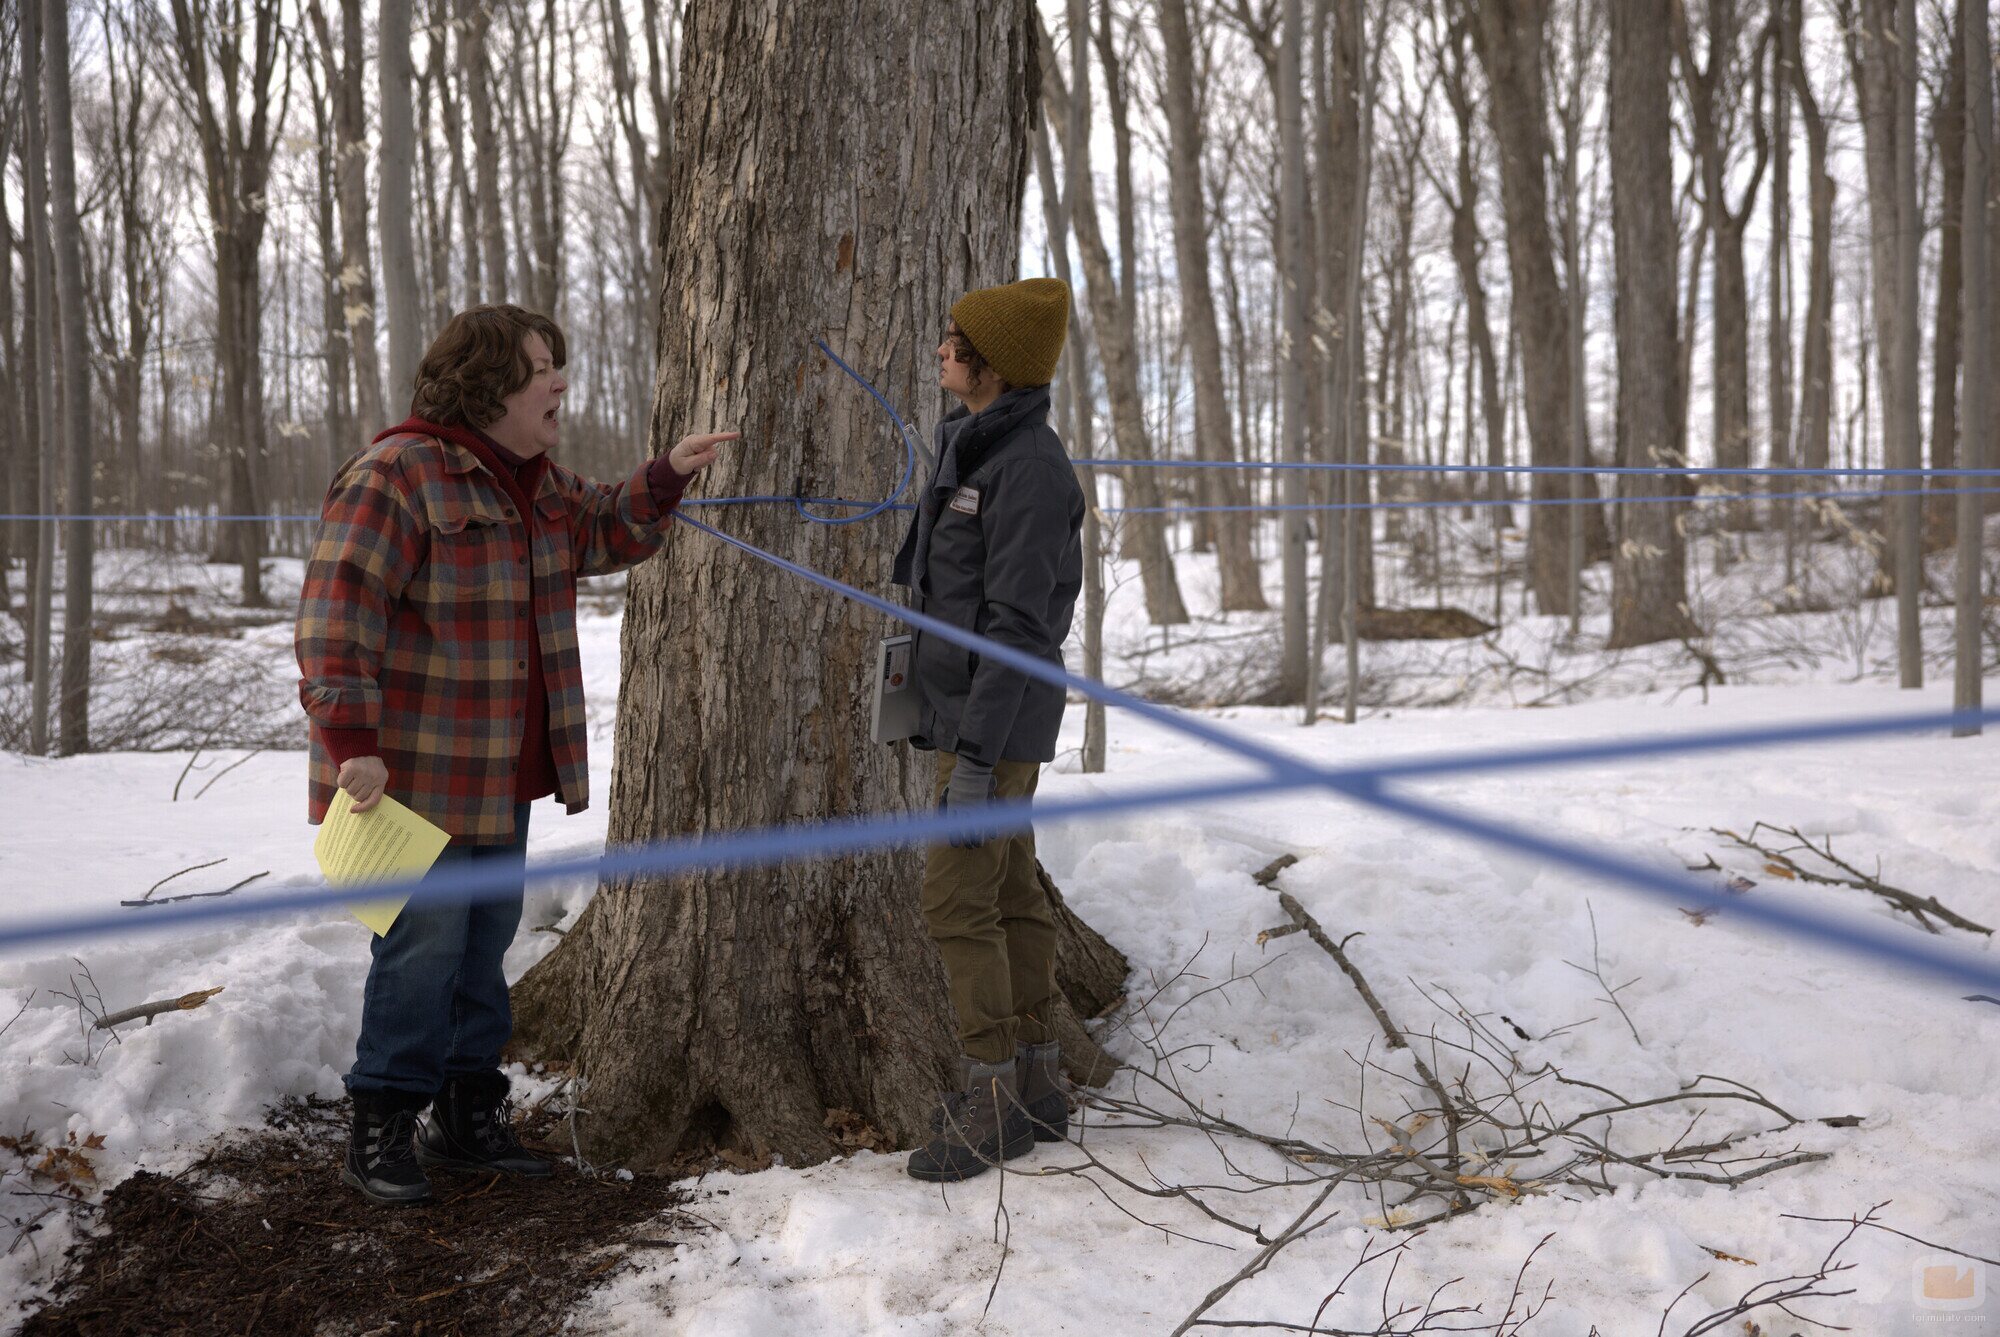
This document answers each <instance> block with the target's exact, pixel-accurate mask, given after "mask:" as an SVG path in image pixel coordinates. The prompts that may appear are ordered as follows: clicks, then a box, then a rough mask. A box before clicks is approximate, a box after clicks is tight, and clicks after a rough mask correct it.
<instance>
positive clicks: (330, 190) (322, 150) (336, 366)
mask: <svg viewBox="0 0 2000 1337" xmlns="http://www.w3.org/2000/svg"><path fill="white" fill-rule="evenodd" d="M314 8H315V9H317V6H314ZM312 31H313V34H314V35H313V36H312V37H310V38H304V37H302V38H301V40H302V42H304V44H305V48H306V49H305V50H304V51H303V52H302V53H301V55H302V57H303V58H302V59H301V60H300V62H299V65H300V68H301V69H302V70H303V71H304V72H305V76H306V88H307V91H308V92H309V94H310V95H311V99H312V113H313V129H314V131H315V134H314V136H313V139H314V145H313V169H314V170H313V184H314V187H315V191H314V197H313V205H314V210H313V222H314V225H315V226H314V231H315V235H316V236H317V238H318V241H319V254H320V309H321V315H320V323H321V327H322V336H321V341H320V350H321V354H322V356H324V358H325V359H326V375H325V378H324V379H325V389H326V408H325V410H324V415H325V429H326V451H327V461H326V462H327V469H328V476H329V477H331V475H332V472H333V471H334V470H337V469H338V468H339V466H340V463H341V461H343V460H345V459H346V458H347V456H348V455H350V454H351V453H353V451H354V450H355V449H356V448H357V447H358V446H359V444H360V442H359V440H358V439H357V438H358V436H359V433H358V432H357V431H356V430H355V427H354V407H353V394H352V386H351V384H350V380H349V376H350V372H351V371H352V367H351V365H350V362H351V359H350V358H349V356H348V329H347V314H346V309H345V308H346V302H345V300H344V296H343V287H342V284H341V280H340V275H341V271H342V269H344V268H345V263H344V261H343V257H342V251H341V238H340V229H339V226H338V224H337V223H336V222H335V213H334V194H335V186H334V180H335V178H336V176H337V175H338V169H337V168H336V167H335V165H334V155H335V152H336V147H335V146H336V145H337V144H338V142H339V138H338V135H337V134H336V132H335V130H334V122H335V119H336V115H337V113H336V110H335V108H334V105H333V101H334V95H333V90H332V86H331V84H332V81H331V80H330V79H329V80H328V81H327V82H326V83H322V82H321V75H320V73H319V70H320V69H322V68H324V67H325V65H326V61H327V59H328V53H327V51H326V47H325V43H326V23H325V21H324V19H323V18H322V19H321V20H320V21H319V22H318V23H316V24H314V25H313V28H312Z"/></svg>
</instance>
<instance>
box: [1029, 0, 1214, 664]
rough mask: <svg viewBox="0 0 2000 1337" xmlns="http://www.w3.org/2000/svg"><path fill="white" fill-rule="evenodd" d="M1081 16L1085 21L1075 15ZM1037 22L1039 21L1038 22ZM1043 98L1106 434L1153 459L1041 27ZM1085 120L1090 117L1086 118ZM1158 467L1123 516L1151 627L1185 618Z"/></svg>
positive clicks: (1060, 86) (1086, 186)
mask: <svg viewBox="0 0 2000 1337" xmlns="http://www.w3.org/2000/svg"><path fill="white" fill-rule="evenodd" d="M1079 20H1082V21H1079ZM1038 22H1039V20H1038ZM1089 31H1090V29H1089V23H1088V21H1087V16H1086V15H1085V14H1084V12H1083V9H1082V0H1072V9H1071V22H1070V40H1071V41H1072V42H1075V43H1082V42H1085V41H1088V40H1089ZM1040 42H1041V56H1040V60H1041V72H1042V99H1043V105H1044V106H1045V107H1046V108H1047V109H1048V111H1049V114H1050V117H1051V119H1052V120H1053V121H1054V123H1055V124H1056V126H1057V127H1058V133H1059V134H1060V135H1062V137H1063V145H1062V149H1063V157H1064V160H1065V161H1066V162H1067V161H1074V162H1076V163H1077V164H1079V170H1078V171H1077V173H1076V174H1075V175H1074V176H1072V178H1071V181H1072V189H1071V192H1070V198H1069V201H1068V203H1069V219H1070V228H1071V230H1072V231H1073V232H1074V233H1075V235H1076V243H1077V250H1078V252H1079V253H1080V254H1081V256H1082V259H1083V279H1084V287H1085V290H1086V293H1087V296H1088V300H1089V302H1090V318H1091V328H1092V329H1093V330H1094V331H1095V332H1096V335H1097V350H1098V354H1099V356H1100V357H1101V358H1102V359H1103V363H1104V381H1105V388H1106V390H1107V391H1108V392H1109V397H1110V400H1111V434H1112V437H1113V439H1114V440H1115V441H1116V442H1117V444H1118V453H1119V454H1120V455H1122V456H1124V457H1125V458H1127V459H1135V460H1149V459H1151V458H1153V443H1152V440H1151V437H1150V434H1149V433H1148V431H1147V429H1146V412H1145V403H1144V400H1143V399H1142V397H1141V395H1140V391H1139V355H1138V347H1137V344H1136V342H1135V339H1134V329H1133V327H1132V326H1131V325H1130V324H1128V323H1127V322H1126V319H1125V306H1124V299H1123V297H1121V296H1120V294H1119V291H1118V284H1117V281H1116V279H1114V278H1113V277H1112V272H1111V252H1110V249H1109V248H1108V247H1107V246H1106V245H1105V242H1104V232H1103V229H1102V228H1101V227H1100V226H1099V224H1098V216H1097V194H1096V190H1095V188H1094V187H1093V186H1092V185H1091V182H1090V166H1089V164H1090V137H1089V135H1088V134H1085V135H1084V136H1083V137H1082V138H1081V139H1074V140H1073V139H1072V138H1071V137H1070V133H1069V115H1070V96H1071V94H1070V91H1069V88H1068V86H1067V84H1066V83H1065V81H1064V79H1063V75H1062V68H1061V66H1060V65H1058V64H1057V60H1056V49H1055V42H1054V40H1053V39H1052V38H1050V37H1049V35H1048V33H1047V32H1046V31H1042V32H1041V33H1040ZM1076 82H1077V90H1076V98H1077V101H1078V102H1079V103H1082V104H1084V106H1085V107H1086V108H1087V106H1088V99H1089V96H1090V94H1089V82H1088V80H1087V79H1078V80H1076ZM1082 119H1083V121H1084V123H1085V124H1088V115H1087V114H1086V115H1085V116H1084V117H1083V118H1082ZM1155 473H1156V471H1155V470H1153V469H1149V468H1143V467H1142V468H1137V469H1132V470H1130V471H1129V472H1128V473H1127V475H1126V477H1125V479H1124V491H1125V495H1126V496H1127V497H1128V498H1130V499H1131V502H1132V504H1134V505H1136V506H1138V507H1139V508H1141V513H1140V514H1136V515H1128V516H1127V517H1126V523H1127V524H1129V525H1132V526H1134V527H1135V529H1136V531H1137V534H1138V538H1137V550H1136V551H1137V558H1138V563H1139V578H1140V581H1141V583H1142V584H1143V585H1144V587H1145V591H1146V614H1147V616H1148V617H1149V618H1150V619H1151V620H1152V622H1153V624H1154V625H1155V626H1169V625H1178V624H1180V623H1184V622H1186V621H1187V620H1188V614H1187V605H1186V604H1185V603H1183V602H1182V600H1181V587H1180V580H1179V578H1178V577H1177V576H1176V575H1175V573H1174V563H1173V558H1172V555H1171V554H1170V553H1169V552H1168V550H1167V535H1166V524H1165V523H1164V519H1163V517H1162V516H1160V515H1158V514H1154V513H1150V512H1151V511H1152V509H1153V508H1157V507H1158V506H1159V505H1160V496H1161V492H1160V485H1159V480H1158V479H1157V478H1156V477H1155Z"/></svg>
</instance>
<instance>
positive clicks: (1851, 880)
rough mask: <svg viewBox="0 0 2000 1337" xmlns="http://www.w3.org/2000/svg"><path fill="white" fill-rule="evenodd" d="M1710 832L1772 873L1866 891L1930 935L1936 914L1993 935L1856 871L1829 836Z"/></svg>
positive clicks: (1764, 826)
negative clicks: (1814, 866)
mask: <svg viewBox="0 0 2000 1337" xmlns="http://www.w3.org/2000/svg"><path fill="white" fill-rule="evenodd" d="M1709 830H1710V831H1712V832H1714V833H1715V834H1716V835H1718V836H1722V837H1724V838H1726V839H1729V840H1733V841H1735V842H1736V843H1737V844H1738V845H1740V846H1742V847H1743V848H1744V849H1747V850H1750V851H1751V852H1752V853H1755V854H1758V855H1760V856H1762V857H1763V858H1765V859H1767V860H1769V861H1770V863H1771V864H1774V865H1776V868H1774V869H1773V870H1772V871H1778V870H1780V869H1782V870H1783V871H1784V872H1788V873H1790V874H1791V875H1792V876H1793V877H1796V878H1797V879H1799V880H1800V881H1802V882H1817V883H1819V884H1820V885H1821V886H1830V887H1850V888H1852V889H1854V890H1855V891H1866V892H1870V893H1872V894H1874V895H1876V896H1880V897H1881V898H1882V899H1883V900H1885V901H1887V902H1889V904H1890V905H1892V906H1894V907H1895V908H1896V909H1898V910H1901V911H1902V912H1903V913H1905V914H1907V915H1909V916H1911V917H1912V918H1914V919H1915V920H1916V921H1917V922H1918V923H1919V924H1921V925H1923V927H1924V928H1925V929H1926V930H1927V931H1929V932H1931V933H1936V932H1937V931H1938V930H1937V926H1936V925H1934V924H1932V923H1931V922H1930V919H1929V918H1928V916H1933V915H1934V916H1936V917H1937V918H1939V919H1941V920H1943V921H1944V922H1945V923H1947V924H1949V925H1951V926H1952V927H1953V928H1957V929H1964V930H1965V931H1966V932H1968V933H1983V934H1985V935H1986V936H1987V937H1992V936H1993V930H1992V929H1990V928H1988V927H1986V925H1984V924H1977V923H1974V922H1973V921H1972V920H1970V919H1967V918H1966V917H1965V916H1964V915H1961V914H1959V913H1957V912H1956V911H1954V910H1950V909H1947V908H1946V907H1945V906H1944V905H1943V904H1941V903H1940V902H1939V901H1938V898H1937V897H1935V896H1919V895H1917V894H1916V893H1914V892H1909V891H1904V890H1903V889H1902V888H1901V887H1892V886H1890V885H1889V884H1888V883H1886V882H1884V881H1882V880H1881V879H1880V878H1878V877H1870V876H1869V875H1868V874H1867V873H1864V872H1862V871H1861V870H1860V869H1859V868H1856V867H1855V866H1854V865H1853V864H1851V863H1849V862H1847V860H1845V859H1843V858H1841V857H1839V856H1838V855H1836V854H1835V853H1834V852H1833V837H1832V836H1830V835H1829V836H1827V837H1826V843H1825V844H1824V845H1815V844H1813V843H1812V841H1810V840H1808V839H1807V838H1806V837H1805V836H1804V835H1803V834H1802V833H1801V832H1800V831H1799V830H1798V828H1796V827H1789V826H1774V825H1772V824H1771V823H1769V822H1757V823H1755V824H1754V825H1752V826H1751V828H1750V835H1749V836H1748V837H1744V836H1739V835H1737V834H1736V833H1735V832H1734V831H1727V830H1724V829H1723V828H1721V827H1716V826H1712V827H1710V828H1709ZM1759 831H1772V832H1776V833H1777V834H1778V835H1781V836H1790V837H1791V838H1792V839H1793V840H1796V841H1798V842H1799V843H1798V844H1797V845H1796V846H1793V847H1792V848H1793V849H1804V850H1805V851H1806V852H1808V853H1810V854H1812V855H1814V856H1816V857H1818V858H1820V859H1823V860H1825V861H1826V862H1827V863H1829V864H1831V865H1832V866H1833V867H1835V868H1838V869H1839V870H1840V871H1841V872H1843V873H1845V874H1847V876H1845V877H1835V876H1832V875H1831V874H1827V873H1817V872H1814V871H1813V870H1811V869H1809V868H1806V867H1803V866H1801V865H1800V864H1799V863H1798V861H1797V860H1795V859H1793V858H1792V857H1791V851H1790V850H1774V849H1766V848H1765V847H1764V846H1762V845H1759V844H1758V843H1757V839H1756V837H1757V833H1758V832H1759Z"/></svg>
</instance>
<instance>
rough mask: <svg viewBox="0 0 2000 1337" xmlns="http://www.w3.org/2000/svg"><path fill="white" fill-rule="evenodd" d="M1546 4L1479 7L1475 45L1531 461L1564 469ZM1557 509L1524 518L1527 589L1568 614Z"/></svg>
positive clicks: (1559, 489)
mask: <svg viewBox="0 0 2000 1337" xmlns="http://www.w3.org/2000/svg"><path fill="white" fill-rule="evenodd" d="M1548 10H1549V0H1481V3H1480V4H1479V5H1478V6H1477V11H1478V22H1477V24H1476V25H1475V27H1474V28H1473V36H1474V46H1475V48H1476V49H1477V51H1478V53H1479V59H1480V63H1481V65H1482V66H1483V67H1484V68H1485V71H1486V86H1487V107H1488V111H1489V115H1490V117H1491V120H1492V124H1493V137H1494V139H1495V141H1496V142H1497V143H1498V144H1499V147H1500V196H1501V202H1502V206H1503V210H1504V215H1505V219H1506V230H1507V260H1508V269H1509V272H1510V274H1511V276H1512V279H1513V285H1512V300H1511V303H1510V306H1511V310H1512V314H1513V321H1512V323H1513V328H1514V333H1515V335H1516V336H1517V337H1518V338H1519V339H1520V343H1521V369H1522V391H1523V400H1524V407H1525V409H1526V410H1527V419H1528V442H1529V448H1530V453H1531V455H1532V457H1533V462H1534V463H1535V464H1538V465H1543V466H1558V467H1559V466H1561V465H1564V464H1566V463H1567V462H1568V459H1569V452H1570V438H1569V387H1570V381H1569V357H1570V352H1569V310H1568V304H1567V302H1566V301H1565V299H1564V296H1563V291H1562V285H1561V284H1560V283H1559V282H1557V280H1556V269H1555V245H1554V242H1553V240H1552V238H1551V236H1550V233H1549V219H1550V217H1551V214H1550V210H1549V192H1548V176H1547V168H1546V164H1547V162H1548V158H1549V135H1548V119H1549V107H1548V96H1547V93H1546V91H1545V87H1544V73H1545V67H1546V64H1547V61H1546V57H1545V47H1546V41H1547V37H1546V31H1545V30H1546V28H1547V24H1548ZM1531 486H1532V492H1533V495H1534V497H1535V498H1536V499H1537V500H1545V501H1552V500H1555V499H1557V498H1560V497H1565V496H1568V495H1569V491H1570V488H1569V485H1568V484H1567V483H1565V482H1564V481H1563V480H1562V478H1561V476H1560V475H1550V474H1536V475H1535V476H1534V480H1533V483H1532V485H1531ZM1561 509H1562V508H1561V507H1559V506H1558V507H1550V506H1541V507H1537V508H1535V509H1534V510H1532V511H1530V512H1529V516H1528V586H1529V589H1530V590H1531V591H1532V592H1533V594H1534V598H1535V606H1536V607H1537V608H1539V609H1540V610H1541V611H1542V612H1544V613H1567V612H1568V611H1569V579H1568V571H1567V567H1568V561H1567V548H1568V543H1567V539H1568V522H1567V520H1566V519H1565V518H1563V517H1561V516H1559V515H1558V512H1559V511H1560V510H1561Z"/></svg>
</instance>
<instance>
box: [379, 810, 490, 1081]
mask: <svg viewBox="0 0 2000 1337" xmlns="http://www.w3.org/2000/svg"><path fill="white" fill-rule="evenodd" d="M527 859H528V805H527V804H525V803H519V804H516V805H515V806H514V839H513V841H512V842H511V843H510V844H506V845H447V846H446V847H445V851H444V853H443V854H440V855H439V856H438V861H437V863H435V864H434V865H432V871H433V872H439V871H442V870H444V869H447V868H463V867H466V866H467V865H472V866H475V867H480V868H484V869H488V870H490V871H494V872H498V871H500V870H503V869H504V870H507V871H508V872H509V873H510V874H511V876H510V877H509V878H508V880H507V882H506V884H505V885H503V886H502V887H500V888H497V889H495V890H493V891H489V892H486V893H484V894H483V897H482V899H480V900H478V901H476V902H473V903H471V904H457V905H428V906H409V907H406V908H405V909H404V911H403V913H402V914H400V915H398V916H396V922H395V923H394V924H391V925H390V926H389V932H388V933H387V934H386V935H385V936H383V937H379V938H374V939H373V940H372V941H371V943H370V950H371V951H372V952H373V954H374V958H375V959H374V962H373V964H371V965H370V966H369V967H368V984H367V986H366V988H365V989H364V990H363V992H362V996H361V1038H360V1039H359V1040H358V1041H356V1042H355V1046H354V1067H353V1068H352V1069H351V1070H349V1072H348V1074H347V1089H348V1090H349V1091H350V1092H355V1091H404V1092H409V1093H411V1094H413V1095H420V1096H425V1097H430V1096H435V1095H436V1094H437V1093H438V1090H439V1088H441V1087H442V1086H443V1085H444V1081H445V1079H446V1078H447V1077H464V1076H470V1075H473V1074H476V1073H482V1072H492V1071H495V1070H496V1069H498V1068H499V1066H500V1051H501V1050H502V1049H503V1048H505V1047H506V1044H507V1038H508V1036H510V1035H511V1034H513V1030H514V1014H513V1011H512V1009H511V1008H510V1007H509V1006H508V1002H507V977H506V975H505V974H503V973H502V971H501V961H502V959H503V958H504V957H505V956H506V955H507V948H508V945H509V944H511V943H512V942H513V941H514V930H515V929H517V928H519V927H520V924H521V892H522V885H523V880H524V879H523V877H522V870H523V868H524V867H525V866H526V864H527Z"/></svg>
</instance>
